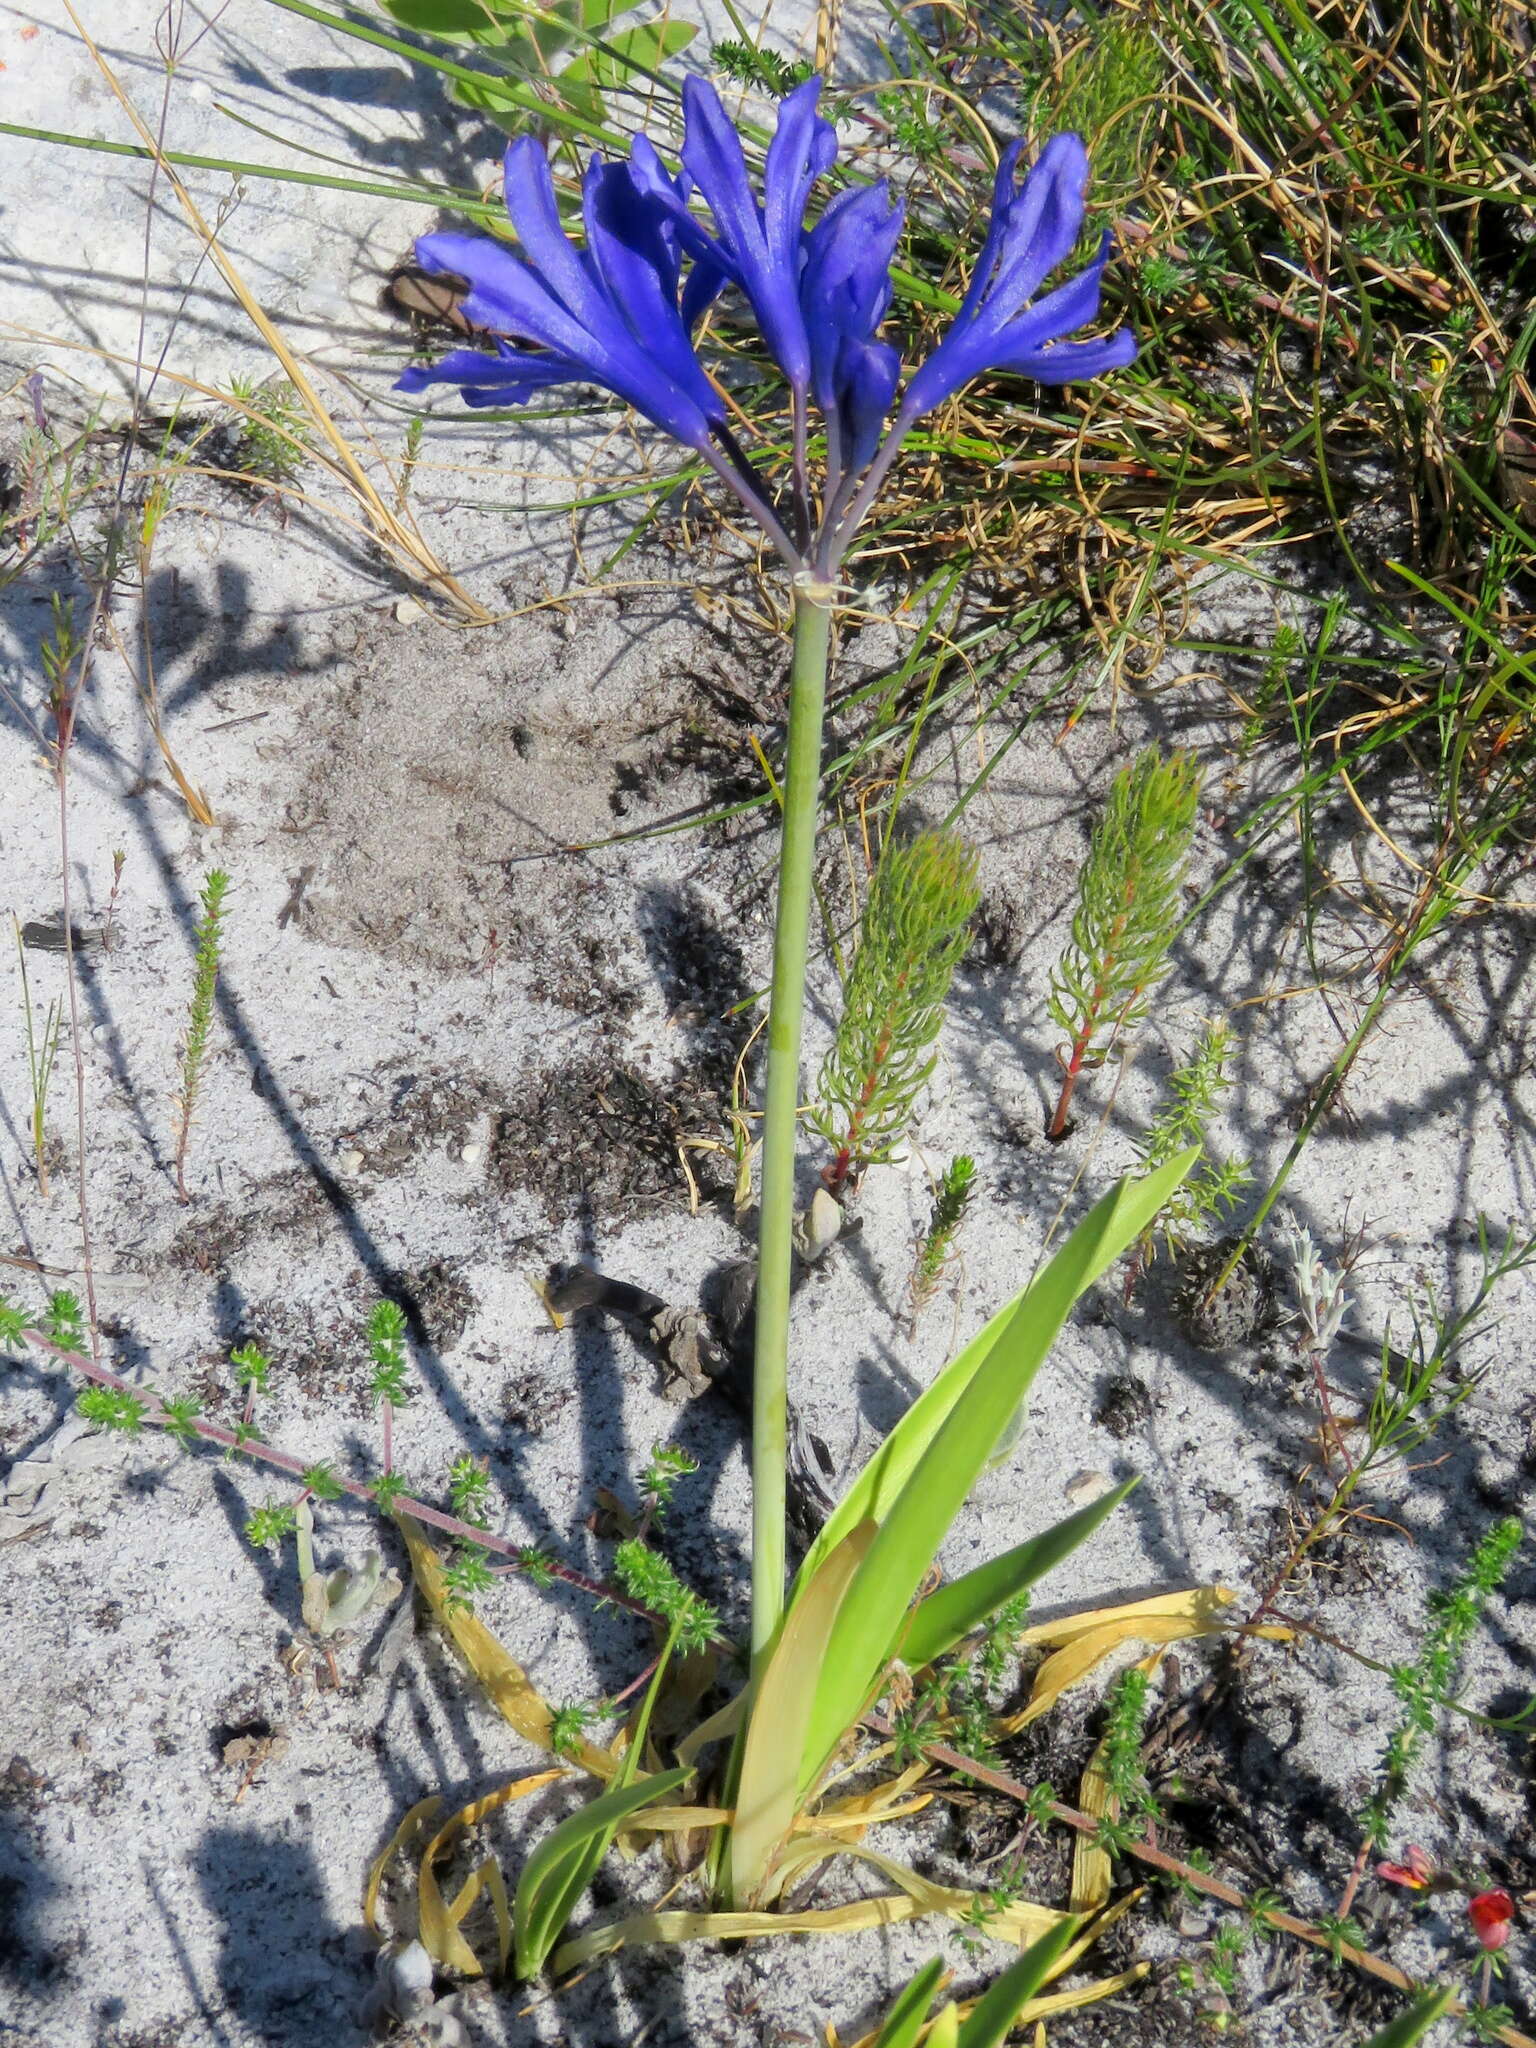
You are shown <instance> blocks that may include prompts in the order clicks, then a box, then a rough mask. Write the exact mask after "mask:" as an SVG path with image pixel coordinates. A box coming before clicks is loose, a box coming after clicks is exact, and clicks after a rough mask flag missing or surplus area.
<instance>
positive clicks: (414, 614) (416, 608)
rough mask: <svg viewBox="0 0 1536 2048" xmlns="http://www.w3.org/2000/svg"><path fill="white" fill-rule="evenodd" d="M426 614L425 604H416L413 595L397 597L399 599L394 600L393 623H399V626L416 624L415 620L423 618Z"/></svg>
mask: <svg viewBox="0 0 1536 2048" xmlns="http://www.w3.org/2000/svg"><path fill="white" fill-rule="evenodd" d="M426 616H427V608H426V606H425V605H420V604H418V603H417V602H416V600H415V598H414V597H402V598H399V599H397V600H396V603H395V623H396V625H400V626H414V625H415V624H416V622H417V620H418V619H424V618H425V617H426Z"/></svg>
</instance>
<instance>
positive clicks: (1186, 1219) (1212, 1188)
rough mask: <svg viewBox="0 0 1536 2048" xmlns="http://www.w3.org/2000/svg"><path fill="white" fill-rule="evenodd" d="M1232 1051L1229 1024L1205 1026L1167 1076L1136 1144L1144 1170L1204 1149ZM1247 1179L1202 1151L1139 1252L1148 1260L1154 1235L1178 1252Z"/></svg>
mask: <svg viewBox="0 0 1536 2048" xmlns="http://www.w3.org/2000/svg"><path fill="white" fill-rule="evenodd" d="M1231 1050H1232V1033H1231V1031H1230V1030H1229V1029H1228V1027H1227V1026H1226V1025H1225V1024H1219V1023H1214V1024H1207V1025H1206V1027H1205V1030H1204V1032H1203V1034H1202V1035H1201V1039H1200V1043H1199V1045H1198V1046H1197V1047H1196V1048H1195V1051H1194V1053H1193V1054H1192V1055H1191V1057H1190V1058H1189V1059H1188V1060H1186V1061H1185V1062H1184V1063H1183V1065H1182V1066H1178V1067H1175V1068H1174V1070H1173V1072H1172V1073H1171V1074H1170V1075H1169V1076H1168V1086H1167V1089H1166V1091H1165V1094H1164V1098H1163V1104H1162V1107H1161V1108H1160V1109H1159V1110H1158V1112H1157V1114H1156V1116H1154V1117H1153V1119H1152V1122H1151V1124H1150V1125H1149V1126H1148V1128H1147V1134H1146V1136H1145V1138H1143V1139H1142V1140H1141V1142H1140V1143H1139V1144H1138V1146H1137V1148H1136V1149H1137V1151H1138V1152H1139V1153H1140V1154H1141V1164H1142V1168H1143V1170H1144V1171H1145V1172H1148V1173H1150V1172H1151V1171H1152V1170H1153V1169H1154V1168H1155V1167H1159V1166H1164V1165H1166V1164H1167V1162H1168V1161H1169V1160H1170V1159H1172V1158H1174V1157H1175V1156H1176V1155H1177V1154H1178V1153H1180V1152H1183V1151H1186V1150H1187V1149H1188V1148H1189V1147H1190V1146H1191V1145H1199V1146H1201V1147H1202V1148H1203V1147H1204V1145H1205V1130H1206V1125H1207V1123H1208V1122H1209V1120H1210V1118H1211V1117H1212V1116H1213V1115H1214V1113H1215V1111H1216V1109H1217V1107H1218V1105H1219V1104H1220V1101H1221V1098H1222V1096H1223V1095H1224V1094H1225V1093H1226V1091H1227V1090H1228V1088H1230V1087H1231V1085H1232V1081H1231V1076H1230V1075H1229V1074H1228V1073H1227V1061H1228V1059H1229V1057H1230V1056H1231ZM1252 1178H1253V1176H1252V1174H1251V1173H1250V1172H1249V1170H1248V1168H1247V1166H1246V1165H1245V1164H1244V1162H1243V1161H1242V1160H1240V1159H1223V1160H1219V1161H1218V1160H1214V1159H1212V1158H1211V1157H1210V1156H1209V1155H1208V1154H1207V1153H1206V1152H1205V1151H1204V1149H1202V1151H1201V1154H1200V1157H1199V1159H1198V1160H1197V1161H1196V1162H1195V1166H1194V1170H1193V1171H1192V1172H1191V1173H1189V1174H1187V1175H1186V1176H1185V1178H1184V1180H1183V1181H1182V1182H1181V1184H1180V1185H1179V1187H1178V1188H1177V1189H1176V1190H1175V1191H1174V1193H1173V1194H1172V1196H1170V1198H1169V1199H1168V1201H1167V1202H1165V1203H1164V1205H1163V1207H1162V1209H1161V1210H1160V1211H1159V1213H1158V1215H1157V1217H1156V1219H1155V1220H1154V1221H1153V1223H1152V1224H1150V1225H1149V1226H1148V1228H1147V1230H1146V1231H1145V1232H1144V1233H1143V1235H1142V1238H1141V1247H1140V1248H1141V1256H1142V1257H1143V1258H1144V1259H1147V1258H1150V1256H1151V1254H1152V1252H1153V1251H1154V1249H1155V1247H1156V1240H1157V1238H1158V1236H1159V1235H1161V1236H1162V1239H1163V1241H1164V1243H1165V1244H1166V1245H1167V1246H1168V1248H1169V1250H1170V1251H1177V1250H1179V1249H1180V1248H1181V1247H1182V1246H1183V1245H1184V1244H1186V1243H1187V1242H1188V1241H1189V1238H1190V1237H1191V1235H1192V1234H1193V1233H1194V1232H1195V1231H1197V1230H1199V1229H1200V1228H1201V1227H1202V1226H1203V1225H1205V1224H1208V1223H1214V1222H1217V1221H1219V1220H1220V1219H1221V1218H1222V1217H1223V1216H1224V1215H1225V1214H1226V1213H1227V1212H1228V1211H1229V1210H1230V1209H1232V1208H1233V1207H1234V1206H1235V1205H1236V1203H1237V1200H1238V1198H1239V1196H1240V1195H1241V1194H1242V1192H1243V1189H1244V1188H1245V1187H1246V1186H1247V1185H1248V1183H1249V1181H1250V1180H1251V1179H1252Z"/></svg>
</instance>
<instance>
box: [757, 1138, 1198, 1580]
mask: <svg viewBox="0 0 1536 2048" xmlns="http://www.w3.org/2000/svg"><path fill="white" fill-rule="evenodd" d="M1195 1157H1196V1155H1195V1153H1193V1152H1190V1153H1186V1154H1184V1155H1182V1156H1181V1158H1179V1159H1175V1160H1170V1161H1169V1163H1168V1165H1167V1166H1166V1167H1162V1168H1160V1169H1159V1170H1158V1172H1157V1173H1155V1174H1149V1175H1148V1176H1147V1177H1146V1178H1145V1179H1144V1180H1137V1181H1131V1182H1122V1183H1121V1184H1120V1185H1119V1186H1118V1187H1117V1188H1115V1189H1113V1190H1112V1191H1111V1192H1110V1193H1109V1194H1108V1195H1106V1196H1105V1197H1104V1199H1103V1200H1102V1201H1101V1202H1100V1203H1099V1204H1098V1206H1097V1207H1096V1208H1095V1209H1093V1210H1091V1211H1090V1213H1089V1214H1088V1216H1087V1217H1085V1218H1084V1220H1083V1222H1082V1223H1081V1224H1080V1225H1079V1226H1078V1229H1077V1230H1076V1231H1074V1232H1073V1234H1072V1236H1071V1238H1069V1239H1068V1241H1067V1243H1066V1244H1065V1245H1063V1246H1062V1248H1061V1250H1060V1251H1059V1252H1058V1253H1057V1254H1056V1257H1055V1258H1054V1259H1053V1260H1052V1261H1051V1263H1050V1265H1049V1266H1047V1267H1046V1269H1045V1271H1044V1272H1043V1273H1041V1274H1040V1275H1038V1277H1037V1278H1036V1279H1035V1280H1034V1281H1033V1282H1032V1283H1031V1285H1030V1286H1029V1287H1028V1288H1027V1289H1026V1290H1025V1291H1024V1293H1022V1294H1020V1295H1016V1296H1015V1297H1014V1299H1013V1300H1012V1301H1010V1302H1008V1303H1007V1304H1006V1305H1005V1306H1004V1307H1003V1308H1000V1309H999V1310H998V1312H997V1314H996V1315H995V1316H993V1318H992V1319H991V1321H990V1322H989V1323H987V1324H986V1325H985V1326H984V1327H983V1328H982V1329H980V1330H979V1331H978V1332H977V1333H976V1335H975V1336H974V1337H973V1338H972V1339H971V1341H970V1343H969V1344H967V1345H966V1346H965V1348H964V1349H963V1350H962V1351H961V1352H960V1353H959V1355H958V1356H957V1357H956V1358H955V1359H954V1360H952V1362H951V1363H950V1364H949V1365H947V1366H946V1367H945V1368H944V1370H943V1372H941V1373H940V1374H939V1377H938V1378H937V1379H936V1380H935V1381H934V1382H933V1384H932V1386H931V1387H929V1388H928V1389H927V1390H926V1392H924V1393H922V1394H920V1395H919V1396H918V1398H917V1400H916V1401H914V1402H913V1404H912V1406H911V1407H910V1408H909V1409H908V1410H907V1412H906V1414H905V1415H904V1416H903V1417H902V1418H901V1420H900V1422H898V1423H897V1425H896V1427H895V1428H894V1429H893V1430H892V1431H891V1433H890V1435H889V1436H888V1437H887V1438H886V1439H885V1441H884V1443H883V1444H881V1446H880V1448H879V1449H878V1450H877V1451H876V1452H875V1453H874V1455H873V1456H872V1457H871V1458H870V1460H869V1462H868V1464H867V1465H865V1467H864V1469H863V1471H862V1472H860V1474H859V1476H858V1477H857V1479H855V1480H854V1482H853V1484H852V1485H851V1486H850V1487H849V1489H848V1491H847V1492H846V1493H845V1494H844V1496H843V1498H842V1499H841V1500H840V1501H839V1502H838V1504H837V1506H836V1507H835V1508H834V1509H833V1511H832V1513H831V1515H830V1516H829V1517H828V1520H827V1524H826V1527H825V1528H824V1529H823V1530H822V1532H821V1534H820V1536H819V1537H818V1538H817V1540H816V1541H815V1543H813V1544H812V1546H811V1548H810V1551H809V1552H808V1553H807V1555H806V1558H805V1562H804V1563H803V1564H802V1565H801V1567H800V1572H799V1575H798V1577H797V1578H796V1580H795V1593H796V1596H798V1593H799V1591H800V1590H801V1589H802V1588H803V1587H805V1586H806V1585H808V1584H809V1582H810V1578H811V1575H812V1573H813V1572H815V1571H816V1570H817V1568H818V1567H819V1566H820V1564H821V1562H822V1560H823V1559H824V1558H825V1556H826V1555H827V1552H828V1551H829V1550H831V1549H832V1548H833V1546H834V1545H836V1544H838V1543H841V1542H842V1540H843V1538H844V1537H845V1536H846V1535H847V1534H848V1532H849V1530H850V1529H852V1528H854V1527H855V1526H856V1525H857V1524H858V1523H859V1522H862V1521H864V1520H866V1519H867V1518H873V1520H875V1521H877V1522H883V1521H884V1519H885V1517H886V1515H887V1514H888V1513H889V1512H890V1509H891V1507H892V1505H893V1504H894V1502H895V1501H896V1500H897V1499H898V1498H899V1496H900V1494H901V1491H902V1488H903V1487H904V1486H905V1485H906V1483H907V1481H908V1479H909V1478H910V1477H911V1475H912V1471H913V1468H914V1467H915V1466H916V1464H917V1461H918V1459H919V1458H921V1457H922V1455H923V1453H924V1452H925V1451H926V1450H927V1448H928V1446H929V1445H930V1444H931V1443H932V1441H933V1439H934V1436H935V1435H936V1433H937V1432H938V1430H939V1429H940V1428H941V1427H942V1426H943V1424H944V1422H945V1420H946V1418H947V1417H948V1415H949V1413H950V1411H951V1409H952V1408H953V1407H954V1405H955V1403H956V1402H957V1401H958V1400H959V1398H960V1396H961V1395H962V1394H963V1393H964V1391H965V1389H966V1388H967V1387H968V1386H969V1385H970V1383H971V1381H972V1380H973V1379H974V1378H975V1377H976V1375H977V1373H978V1372H979V1371H980V1370H981V1368H982V1366H983V1365H984V1364H985V1363H986V1360H987V1358H988V1357H989V1356H990V1355H991V1352H992V1349H993V1347H994V1345H995V1344H996V1343H997V1341H998V1339H999V1337H1001V1336H1002V1334H1003V1333H1004V1331H1005V1330H1008V1329H1009V1328H1011V1327H1012V1325H1013V1324H1014V1322H1015V1320H1016V1319H1018V1318H1021V1317H1023V1318H1030V1317H1033V1316H1036V1315H1039V1314H1042V1313H1045V1312H1046V1310H1045V1304H1046V1302H1047V1299H1048V1298H1049V1299H1050V1300H1051V1301H1052V1302H1059V1313H1058V1314H1057V1317H1056V1322H1055V1323H1054V1324H1052V1326H1051V1331H1050V1336H1051V1337H1054V1336H1055V1334H1056V1330H1057V1329H1058V1328H1059V1327H1060V1324H1061V1321H1062V1320H1063V1318H1064V1317H1065V1316H1066V1313H1067V1311H1068V1309H1070V1308H1071V1306H1072V1303H1073V1302H1074V1301H1075V1300H1076V1299H1077V1297H1078V1295H1079V1294H1081V1293H1082V1292H1083V1290H1084V1289H1085V1288H1087V1287H1091V1286H1092V1284H1093V1282H1094V1281H1095V1280H1097V1279H1098V1278H1099V1276H1100V1275H1101V1274H1102V1273H1104V1272H1105V1271H1106V1270H1107V1269H1108V1268H1109V1267H1110V1266H1111V1265H1112V1264H1113V1263H1114V1261H1115V1260H1116V1259H1117V1258H1118V1257H1119V1256H1120V1253H1121V1252H1122V1251H1124V1250H1125V1248H1126V1246H1127V1245H1130V1244H1132V1243H1134V1242H1135V1240H1136V1238H1137V1237H1138V1236H1139V1235H1140V1234H1141V1232H1142V1230H1143V1229H1145V1227H1146V1226H1147V1224H1149V1223H1150V1222H1151V1221H1152V1218H1153V1217H1154V1216H1156V1214H1157V1212H1158V1211H1159V1210H1160V1209H1161V1208H1162V1206H1163V1204H1164V1203H1165V1202H1166V1201H1167V1200H1168V1197H1169V1196H1170V1195H1171V1194H1172V1193H1173V1191H1174V1189H1175V1188H1176V1187H1177V1186H1178V1185H1179V1183H1180V1182H1181V1181H1182V1180H1183V1178H1184V1176H1185V1174H1186V1173H1188V1172H1189V1170H1190V1168H1191V1166H1193V1164H1194V1161H1195ZM1133 1217H1139V1218H1140V1219H1141V1220H1140V1221H1139V1222H1136V1223H1135V1224H1134V1227H1133V1225H1132V1219H1133ZM1111 1218H1113V1219H1114V1229H1113V1231H1112V1232H1111V1231H1110V1230H1109V1229H1108V1224H1109V1221H1110V1219H1111ZM1069 1255H1070V1256H1069ZM1079 1258H1084V1259H1085V1260H1086V1263H1085V1264H1084V1265H1083V1268H1082V1271H1081V1273H1080V1275H1078V1276H1077V1277H1076V1278H1075V1279H1073V1280H1072V1282H1071V1285H1072V1291H1071V1293H1070V1294H1067V1295H1066V1296H1065V1298H1064V1299H1063V1298H1061V1295H1062V1288H1063V1285H1064V1284H1065V1283H1066V1281H1067V1280H1068V1278H1069V1277H1070V1276H1071V1274H1072V1272H1073V1269H1074V1267H1075V1264H1076V1262H1077V1260H1078V1259H1079ZM1047 1341H1049V1340H1047Z"/></svg>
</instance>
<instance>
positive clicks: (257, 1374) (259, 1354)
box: [229, 1344, 272, 1394]
mask: <svg viewBox="0 0 1536 2048" xmlns="http://www.w3.org/2000/svg"><path fill="white" fill-rule="evenodd" d="M229 1362H230V1364H231V1365H232V1366H233V1367H234V1368H235V1384H236V1385H237V1386H241V1387H244V1388H245V1389H246V1391H247V1392H248V1393H250V1394H265V1393H266V1392H267V1391H268V1389H269V1387H270V1385H271V1376H272V1361H271V1359H270V1358H268V1356H267V1354H266V1353H265V1352H264V1351H262V1350H261V1349H260V1348H259V1347H258V1346H257V1345H255V1344H237V1345H236V1346H235V1348H234V1350H233V1351H231V1352H230V1354H229Z"/></svg>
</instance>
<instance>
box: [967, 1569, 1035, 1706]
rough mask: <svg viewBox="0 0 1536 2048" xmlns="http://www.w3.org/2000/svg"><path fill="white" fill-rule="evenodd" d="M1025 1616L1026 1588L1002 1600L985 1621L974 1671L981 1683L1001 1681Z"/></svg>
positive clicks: (995, 1685) (1026, 1613) (1027, 1596)
mask: <svg viewBox="0 0 1536 2048" xmlns="http://www.w3.org/2000/svg"><path fill="white" fill-rule="evenodd" d="M1028 1618H1029V1589H1028V1587H1026V1588H1025V1589H1024V1591H1023V1592H1022V1593H1015V1594H1014V1596H1013V1598H1012V1599H1011V1600H1008V1601H1005V1602H1004V1604H1003V1605H1002V1606H1001V1607H999V1609H998V1610H997V1612H996V1614H994V1615H993V1617H992V1619H991V1620H990V1621H989V1622H988V1623H987V1632H986V1634H985V1636H984V1637H983V1638H982V1642H981V1647H980V1648H979V1649H978V1650H977V1652H976V1670H977V1674H978V1676H979V1677H980V1679H981V1682H982V1684H983V1685H985V1686H987V1687H989V1688H993V1689H995V1688H996V1687H997V1686H999V1685H1001V1684H1002V1682H1003V1675H1004V1673H1005V1672H1006V1671H1007V1669H1008V1662H1009V1659H1010V1658H1011V1657H1012V1656H1013V1655H1014V1653H1015V1652H1016V1651H1017V1649H1018V1646H1019V1635H1020V1632H1021V1631H1022V1629H1023V1627H1024V1623H1025V1622H1026V1620H1027V1619H1028Z"/></svg>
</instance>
